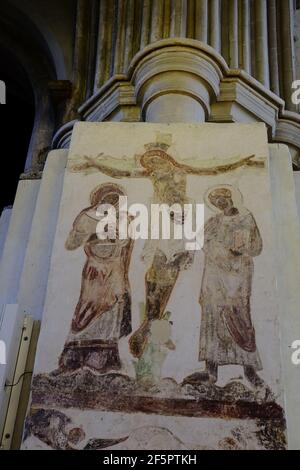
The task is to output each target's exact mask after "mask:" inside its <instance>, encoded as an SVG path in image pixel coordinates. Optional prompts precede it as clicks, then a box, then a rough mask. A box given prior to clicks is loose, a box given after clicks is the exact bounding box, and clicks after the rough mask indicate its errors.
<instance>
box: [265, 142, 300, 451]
mask: <svg viewBox="0 0 300 470" xmlns="http://www.w3.org/2000/svg"><path fill="white" fill-rule="evenodd" d="M269 148H270V174H271V192H272V204H273V220H274V236H275V247H276V252H275V253H274V260H275V263H276V269H277V292H278V297H277V302H278V305H279V312H280V317H279V322H280V339H281V341H280V343H281V356H282V382H283V384H284V392H285V402H286V405H285V407H286V408H285V409H286V416H287V432H288V443H289V449H300V434H299V423H300V395H299V390H300V366H299V365H298V366H297V365H294V364H293V363H292V360H291V359H292V353H293V349H292V347H291V346H292V344H293V342H294V341H295V340H300V315H299V305H300V290H299V279H300V251H299V246H300V225H299V219H298V217H297V207H296V200H295V188H294V181H293V171H292V159H291V155H290V153H289V150H288V147H287V146H285V145H270V146H269Z"/></svg>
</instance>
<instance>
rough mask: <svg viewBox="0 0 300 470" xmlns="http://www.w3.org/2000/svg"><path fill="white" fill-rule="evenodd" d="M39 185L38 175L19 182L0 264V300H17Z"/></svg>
mask: <svg viewBox="0 0 300 470" xmlns="http://www.w3.org/2000/svg"><path fill="white" fill-rule="evenodd" d="M39 188H40V180H39V179H35V180H21V181H20V182H19V185H18V189H17V194H16V199H15V202H14V206H13V209H12V214H11V220H10V224H9V229H8V232H7V237H6V241H5V245H4V249H3V254H2V260H1V264H0V304H14V303H16V301H17V295H18V290H19V282H20V276H21V273H22V269H23V263H24V257H25V253H26V248H27V243H28V239H29V235H30V230H31V223H32V218H33V214H34V210H35V204H36V199H37V195H38V191H39Z"/></svg>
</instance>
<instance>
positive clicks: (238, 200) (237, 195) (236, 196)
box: [203, 184, 246, 213]
mask: <svg viewBox="0 0 300 470" xmlns="http://www.w3.org/2000/svg"><path fill="white" fill-rule="evenodd" d="M222 188H224V189H228V190H229V191H230V192H231V199H232V202H233V205H234V207H236V208H237V209H238V211H239V213H243V212H246V208H245V207H244V198H243V195H242V193H241V191H240V190H239V189H238V188H237V187H236V186H232V185H231V184H216V185H215V186H211V187H210V188H208V189H207V191H206V192H205V194H204V198H203V199H204V202H205V205H206V206H207V207H208V208H209V209H210V210H211V211H212V212H216V213H220V212H222V211H221V210H220V209H218V208H217V207H216V206H214V205H213V204H212V203H211V202H210V200H209V197H208V196H209V194H210V193H211V192H212V191H215V190H216V189H222Z"/></svg>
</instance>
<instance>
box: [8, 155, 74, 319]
mask: <svg viewBox="0 0 300 470" xmlns="http://www.w3.org/2000/svg"><path fill="white" fill-rule="evenodd" d="M67 155H68V151H67V150H55V151H52V152H50V153H49V155H48V157H47V162H46V165H45V169H44V172H43V178H42V181H41V186H40V191H39V194H38V198H37V202H36V208H35V212H34V217H33V220H32V226H31V231H30V238H29V242H28V246H27V250H26V256H25V261H24V267H23V272H22V276H21V280H20V289H19V293H18V297H17V303H18V304H19V308H20V309H22V311H25V312H26V313H28V314H29V315H32V316H33V317H34V318H35V319H40V318H41V316H42V311H43V305H44V298H45V294H46V288H47V282H48V272H49V268H50V258H51V252H52V244H53V240H54V235H55V231H56V224H57V217H58V210H59V205H60V198H61V193H62V188H63V179H64V173H65V167H66V162H67Z"/></svg>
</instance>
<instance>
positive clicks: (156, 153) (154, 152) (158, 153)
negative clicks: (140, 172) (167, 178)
mask: <svg viewBox="0 0 300 470" xmlns="http://www.w3.org/2000/svg"><path fill="white" fill-rule="evenodd" d="M148 157H158V158H161V159H162V160H165V161H167V162H169V163H171V164H172V165H173V166H176V167H180V165H179V164H178V162H176V160H175V159H174V158H173V157H171V155H169V154H168V153H167V152H165V151H164V150H162V149H161V148H156V149H153V148H152V149H151V150H147V151H146V152H144V153H143V154H142V155H140V156H139V162H140V164H141V165H142V166H143V167H144V168H147V163H146V160H147V158H148Z"/></svg>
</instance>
